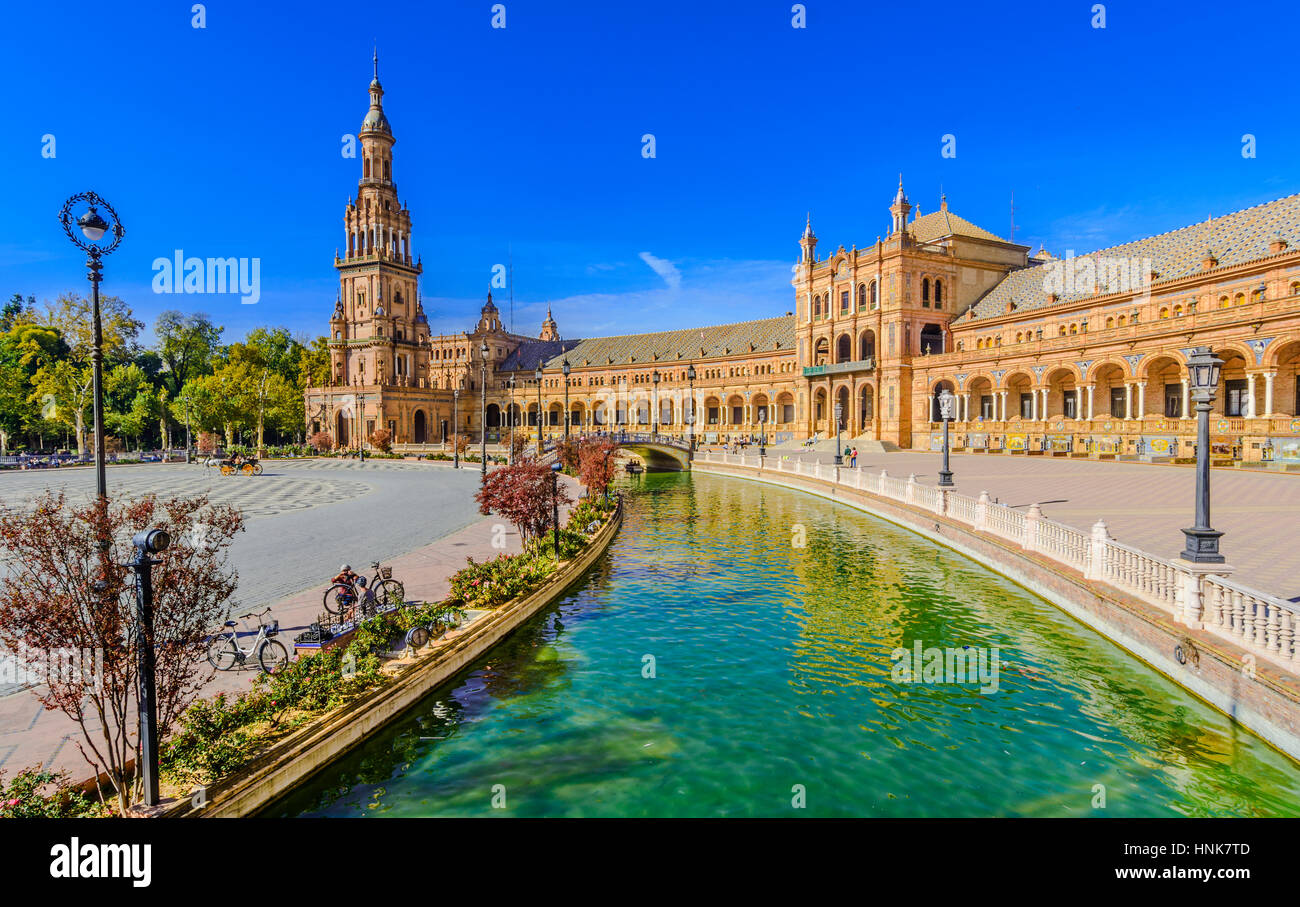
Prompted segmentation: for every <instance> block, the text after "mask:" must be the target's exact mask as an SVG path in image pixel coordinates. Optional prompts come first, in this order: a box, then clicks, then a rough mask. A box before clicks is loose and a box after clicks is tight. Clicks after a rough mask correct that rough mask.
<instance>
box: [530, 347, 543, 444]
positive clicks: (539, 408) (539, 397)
mask: <svg viewBox="0 0 1300 907" xmlns="http://www.w3.org/2000/svg"><path fill="white" fill-rule="evenodd" d="M543 374H544V373H543V371H542V360H540V359H538V360H537V370H536V371H535V372H533V377H534V378H536V379H537V455H538V456H539V457H540V456H541V455H542V375H543Z"/></svg>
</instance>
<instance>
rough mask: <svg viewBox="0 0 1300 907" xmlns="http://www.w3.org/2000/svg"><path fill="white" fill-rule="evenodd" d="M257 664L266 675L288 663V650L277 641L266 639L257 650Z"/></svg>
mask: <svg viewBox="0 0 1300 907" xmlns="http://www.w3.org/2000/svg"><path fill="white" fill-rule="evenodd" d="M257 663H258V664H260V665H261V666H262V670H263V671H265V672H266V673H267V674H270V673H271V672H272V671H275V670H277V669H279V668H283V667H284V666H285V665H287V664H288V663H289V650H288V649H286V648H285V647H284V643H282V642H280V640H278V639H268V640H266V641H265V642H263V643H262V647H261V648H260V649H258V650H257Z"/></svg>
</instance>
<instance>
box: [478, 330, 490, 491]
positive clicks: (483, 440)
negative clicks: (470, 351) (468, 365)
mask: <svg viewBox="0 0 1300 907" xmlns="http://www.w3.org/2000/svg"><path fill="white" fill-rule="evenodd" d="M478 353H479V366H478V375H479V378H478V385H479V416H478V422H479V429H480V430H479V435H480V436H481V437H480V438H479V442H480V447H479V468H478V474H479V478H480V479H482V480H483V481H487V356H488V345H487V341H486V340H485V341H483V342H482V343H481V344H480V345H479V348H478Z"/></svg>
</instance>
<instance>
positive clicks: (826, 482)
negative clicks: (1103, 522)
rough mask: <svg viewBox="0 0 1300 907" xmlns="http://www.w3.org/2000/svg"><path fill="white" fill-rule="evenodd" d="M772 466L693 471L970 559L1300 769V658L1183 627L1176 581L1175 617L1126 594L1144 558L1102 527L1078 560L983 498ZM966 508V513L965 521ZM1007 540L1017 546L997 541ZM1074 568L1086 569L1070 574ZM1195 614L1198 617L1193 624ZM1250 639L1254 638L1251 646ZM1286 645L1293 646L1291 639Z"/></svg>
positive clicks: (1166, 583) (759, 463)
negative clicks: (829, 507) (840, 507)
mask: <svg viewBox="0 0 1300 907" xmlns="http://www.w3.org/2000/svg"><path fill="white" fill-rule="evenodd" d="M777 462H780V461H777ZM772 466H773V464H772V463H771V461H764V460H763V459H760V458H759V457H756V456H755V457H740V456H737V455H730V456H725V457H724V456H717V455H715V456H713V457H710V456H703V457H697V458H696V459H695V462H694V464H693V467H694V470H695V471H696V472H698V473H700V474H711V475H725V476H733V477H736V478H743V479H749V480H755V481H759V482H765V483H768V484H772V485H778V486H781V487H783V488H789V489H794V490H798V491H804V492H808V493H810V494H814V495H818V496H820V497H823V498H826V499H828V500H831V501H835V502H838V503H842V504H845V505H847V506H850V507H853V508H855V509H858V510H862V511H864V512H866V513H870V514H872V515H873V516H877V517H880V518H882V519H885V520H888V521H890V522H891V523H895V524H897V525H899V526H902V527H904V528H906V529H908V530H910V531H912V532H914V533H917V534H918V535H921V536H924V537H925V538H928V539H930V540H931V541H934V542H936V543H938V544H940V545H943V546H945V547H948V548H951V549H953V550H954V551H957V552H959V553H961V554H964V555H966V556H967V557H969V558H971V559H972V560H975V561H976V562H978V563H980V564H982V565H984V566H986V567H988V568H990V569H992V570H994V571H996V572H998V573H1000V574H1002V575H1003V576H1006V577H1007V578H1008V579H1010V580H1012V581H1013V582H1015V583H1017V584H1019V585H1021V586H1023V587H1024V588H1026V589H1028V590H1030V591H1031V592H1033V593H1035V594H1037V595H1039V596H1040V597H1042V598H1044V599H1046V600H1047V601H1049V602H1051V603H1052V604H1053V605H1055V606H1057V607H1058V608H1060V609H1061V610H1063V611H1065V612H1066V613H1067V614H1069V615H1071V616H1072V617H1074V618H1075V619H1076V620H1078V621H1079V622H1081V623H1083V624H1084V625H1086V626H1088V627H1091V628H1092V629H1093V630H1095V631H1097V632H1098V633H1100V634H1102V635H1103V636H1105V637H1107V638H1108V639H1110V640H1111V641H1112V642H1114V643H1116V644H1118V645H1119V646H1121V647H1122V648H1124V649H1126V650H1128V651H1129V652H1130V653H1132V654H1133V655H1135V656H1136V657H1138V658H1140V659H1141V660H1142V661H1144V662H1146V663H1147V664H1149V665H1151V666H1152V667H1153V668H1155V669H1156V670H1158V671H1159V672H1160V673H1162V674H1164V675H1165V676H1167V677H1169V678H1170V679H1171V680H1173V681H1174V682H1175V683H1177V684H1179V685H1180V686H1182V687H1183V688H1185V689H1187V690H1188V691H1190V692H1191V693H1193V694H1194V695H1196V696H1198V697H1200V698H1201V699H1203V700H1205V701H1206V702H1208V703H1210V704H1211V705H1213V706H1215V707H1216V708H1218V709H1219V710H1221V711H1223V712H1224V713H1226V714H1228V715H1229V716H1231V717H1232V718H1233V719H1235V720H1236V721H1238V722H1239V723H1240V724H1241V725H1243V726H1244V727H1246V728H1248V729H1250V730H1251V731H1252V732H1254V733H1256V734H1258V735H1259V736H1260V737H1262V738H1263V739H1265V740H1267V741H1268V742H1269V743H1271V744H1272V745H1273V746H1275V747H1277V748H1278V749H1280V750H1282V751H1283V752H1285V753H1287V754H1288V755H1289V756H1291V757H1292V758H1293V759H1300V677H1297V674H1296V672H1295V671H1294V670H1292V669H1289V667H1288V662H1289V661H1290V657H1289V656H1290V654H1292V653H1293V652H1294V649H1293V650H1292V652H1291V653H1288V657H1287V658H1284V659H1280V660H1279V661H1280V663H1277V662H1275V660H1274V659H1273V658H1269V657H1262V658H1261V657H1257V654H1256V651H1252V649H1251V648H1248V647H1244V646H1241V645H1236V644H1234V643H1233V642H1232V641H1231V640H1230V639H1225V638H1224V637H1223V635H1222V634H1221V633H1214V632H1211V631H1209V630H1207V629H1205V628H1204V626H1198V621H1196V620H1194V619H1192V620H1189V619H1188V618H1189V614H1188V612H1189V610H1190V609H1191V608H1192V607H1193V606H1199V605H1201V604H1202V603H1201V602H1199V601H1193V600H1192V599H1193V596H1192V595H1189V594H1188V592H1187V589H1186V588H1179V587H1178V585H1177V578H1176V577H1164V578H1162V579H1161V580H1160V584H1159V588H1158V589H1154V592H1153V595H1152V598H1153V599H1154V601H1155V602H1160V601H1161V600H1162V598H1161V596H1165V595H1167V596H1168V597H1169V598H1170V599H1171V600H1172V601H1173V602H1175V603H1176V604H1175V606H1174V607H1172V608H1168V607H1163V606H1162V605H1160V604H1155V603H1153V601H1152V600H1148V598H1147V597H1146V596H1142V595H1138V594H1135V593H1134V592H1133V591H1131V589H1130V588H1124V586H1126V585H1128V584H1129V582H1130V580H1131V578H1132V575H1133V571H1134V569H1135V568H1133V567H1132V566H1131V565H1128V566H1126V561H1127V560H1128V559H1130V558H1132V557H1137V556H1139V555H1141V554H1142V553H1141V552H1137V551H1136V550H1134V549H1127V548H1126V546H1123V545H1120V544H1119V543H1116V542H1114V540H1112V539H1109V538H1108V537H1107V536H1105V533H1104V527H1102V529H1101V532H1100V533H1098V532H1094V535H1093V537H1092V538H1091V539H1087V540H1086V544H1089V545H1091V546H1092V548H1091V550H1089V551H1087V552H1079V551H1077V550H1074V549H1077V548H1078V546H1079V542H1078V540H1070V539H1059V538H1054V537H1053V536H1052V530H1050V529H1049V530H1043V527H1042V526H1040V525H1035V524H1037V523H1038V522H1039V521H1038V520H1037V519H1036V518H1035V517H1034V515H1033V509H1031V513H1030V514H1019V513H1017V514H1015V515H1014V516H1015V517H1019V518H1020V519H1021V520H1024V521H1025V522H1026V523H1027V524H1028V529H1026V527H1025V526H1024V525H1020V524H1017V525H1015V526H1006V527H997V526H994V525H992V522H993V521H997V520H1010V519H1012V517H1008V516H1005V515H1003V514H1002V513H1001V511H995V510H992V509H991V508H988V507H981V506H980V505H981V504H986V503H987V496H981V498H980V499H978V500H976V499H971V498H968V497H965V496H961V498H960V500H962V501H964V502H966V503H965V504H964V505H962V504H958V505H957V506H954V507H951V508H950V507H949V506H947V505H948V503H949V502H948V501H946V500H944V498H946V495H945V494H944V493H943V492H940V491H939V490H938V489H936V488H934V487H931V486H924V485H919V484H917V483H916V482H915V479H914V478H912V479H906V480H905V479H901V478H897V477H891V476H887V475H881V476H876V477H874V478H876V479H877V481H876V482H874V483H873V485H874V487H875V488H877V489H878V490H879V491H881V492H883V494H873V493H872V492H870V491H867V490H865V489H863V488H861V487H852V485H851V484H849V483H846V482H845V481H843V480H842V477H841V476H840V475H839V470H837V469H836V468H835V467H820V468H819V469H818V471H817V472H818V474H814V475H807V474H801V473H798V472H790V471H788V470H787V469H782V468H772ZM823 470H824V472H823ZM843 472H845V473H848V472H849V470H848V469H844V470H843ZM855 472H857V471H856V470H855ZM859 481H860V479H859ZM954 498H955V500H954V502H953V503H956V496H954ZM972 501H974V503H971V502H972ZM962 506H965V508H966V510H965V512H959V508H960V507H962ZM1003 509H1005V508H1003ZM1052 525H1056V524H1052ZM999 530H1002V531H999ZM1004 535H1005V536H1011V537H1013V538H1015V539H1016V541H1014V542H1013V541H1009V540H1008V538H1005V537H1001V536H1004ZM1129 552H1132V554H1131V555H1130V554H1129ZM1072 554H1073V555H1076V556H1073V557H1072V556H1071V555H1072ZM1070 560H1073V561H1074V562H1075V563H1076V564H1077V565H1079V566H1070V565H1069V563H1068V561H1070ZM1063 561H1066V562H1063ZM1166 566H1168V565H1166ZM1102 576H1105V577H1107V578H1116V579H1117V580H1118V582H1117V584H1115V585H1112V584H1111V583H1109V582H1104V581H1102V579H1100V578H1099V577H1102ZM1124 577H1128V579H1125V578H1124ZM1200 579H1202V580H1204V579H1206V578H1205V577H1201V578H1200ZM1145 582H1146V581H1145V580H1143V583H1145ZM1223 585H1225V586H1226V585H1227V584H1226V581H1224V583H1223ZM1153 588H1154V587H1153ZM1230 591H1231V590H1230ZM1247 591H1248V590H1247ZM1155 593H1159V595H1156V594H1155ZM1200 613H1201V612H1200V611H1199V610H1198V612H1197V615H1199V614H1200ZM1197 615H1193V616H1197ZM1255 638H1256V637H1255V635H1254V634H1250V639H1251V641H1254V639H1255ZM1258 638H1259V639H1260V640H1261V641H1262V642H1263V643H1264V646H1263V648H1264V649H1265V650H1266V651H1267V646H1268V641H1269V640H1270V639H1273V640H1274V643H1275V644H1276V639H1277V637H1276V636H1274V637H1270V636H1269V635H1268V634H1267V633H1261V634H1259V637H1258ZM1291 642H1292V644H1293V645H1294V639H1292V640H1291ZM1273 654H1274V656H1275V655H1276V653H1273Z"/></svg>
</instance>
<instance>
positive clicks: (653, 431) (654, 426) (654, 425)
mask: <svg viewBox="0 0 1300 907" xmlns="http://www.w3.org/2000/svg"><path fill="white" fill-rule="evenodd" d="M650 381H651V383H652V384H654V390H653V393H652V396H653V397H654V405H655V414H654V418H653V419H652V420H651V422H650V437H652V438H654V439H655V440H656V441H658V440H659V370H658V369H655V370H654V373H653V374H652V375H651V376H650Z"/></svg>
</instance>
